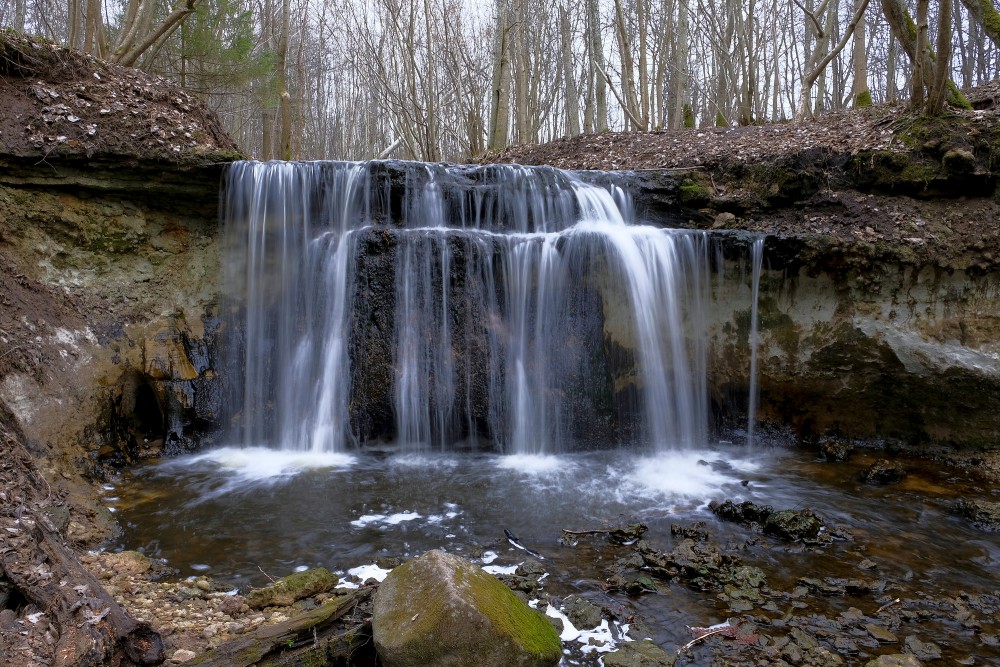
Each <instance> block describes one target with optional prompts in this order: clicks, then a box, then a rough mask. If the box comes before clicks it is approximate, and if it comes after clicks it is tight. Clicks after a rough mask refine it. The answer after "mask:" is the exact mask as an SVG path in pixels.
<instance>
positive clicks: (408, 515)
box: [385, 512, 420, 526]
mask: <svg viewBox="0 0 1000 667" xmlns="http://www.w3.org/2000/svg"><path fill="white" fill-rule="evenodd" d="M419 518H420V515H419V514H417V513H416V512H397V513H396V514H390V515H389V516H387V517H386V518H385V522H386V523H387V524H389V525H390V526H398V525H399V524H401V523H403V522H404V521H414V520H415V519H419Z"/></svg>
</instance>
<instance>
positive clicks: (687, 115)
mask: <svg viewBox="0 0 1000 667" xmlns="http://www.w3.org/2000/svg"><path fill="white" fill-rule="evenodd" d="M684 127H694V111H692V110H691V105H690V104H685V105H684Z"/></svg>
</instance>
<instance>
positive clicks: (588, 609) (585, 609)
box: [562, 595, 601, 628]
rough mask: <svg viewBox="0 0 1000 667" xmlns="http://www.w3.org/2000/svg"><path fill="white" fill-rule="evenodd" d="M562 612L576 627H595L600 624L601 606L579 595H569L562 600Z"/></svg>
mask: <svg viewBox="0 0 1000 667" xmlns="http://www.w3.org/2000/svg"><path fill="white" fill-rule="evenodd" d="M562 610H563V613H564V614H566V617H567V618H568V619H569V620H570V623H572V624H573V625H574V626H576V627H578V628H596V627H597V626H598V625H600V624H601V608H600V607H598V606H597V605H596V604H594V603H593V602H591V601H590V600H587V599H586V598H582V597H580V596H579V595H570V596H569V597H567V598H566V599H565V600H563V602H562Z"/></svg>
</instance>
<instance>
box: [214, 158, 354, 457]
mask: <svg viewBox="0 0 1000 667" xmlns="http://www.w3.org/2000/svg"><path fill="white" fill-rule="evenodd" d="M365 181H366V174H365V170H364V169H363V167H362V166H361V165H353V164H343V165H330V164H324V163H308V164H294V163H280V162H272V163H266V164H262V163H255V162H241V163H237V164H235V165H233V167H232V168H231V171H230V172H229V174H228V175H227V189H226V197H227V204H226V211H227V221H228V223H229V230H228V233H229V234H230V238H229V239H228V240H227V243H228V244H229V245H230V253H229V257H230V258H232V257H233V252H232V246H239V245H240V244H241V243H243V244H244V246H243V247H245V255H244V256H245V260H244V262H242V263H240V262H238V261H235V262H228V263H227V266H229V265H231V268H229V269H228V274H227V280H228V281H229V284H230V286H233V285H242V286H243V289H242V291H243V292H244V294H245V314H244V315H243V316H242V317H241V318H240V321H238V322H233V323H231V327H232V328H233V329H234V330H240V329H242V330H243V337H242V340H241V342H242V349H241V350H239V351H238V352H236V355H237V356H239V357H240V361H239V362H238V365H239V366H242V369H243V373H242V374H240V373H235V374H233V375H235V376H240V375H242V383H241V385H240V383H239V377H233V378H230V379H231V380H232V381H234V383H236V384H237V388H236V390H235V391H234V392H233V393H236V394H238V395H241V398H242V401H241V407H242V419H240V421H239V423H240V432H239V434H238V440H239V441H240V442H241V443H242V444H243V446H255V445H261V444H266V445H269V446H274V445H279V446H280V447H282V448H284V449H292V450H299V451H314V452H337V451H343V449H344V448H345V441H346V439H347V438H348V436H349V430H348V428H347V414H346V405H347V401H346V397H347V392H348V388H347V387H346V386H345V384H346V383H345V378H346V377H348V373H347V354H346V336H347V331H346V320H347V315H348V313H349V312H350V293H351V287H352V285H351V279H350V275H349V273H348V270H347V269H348V266H349V264H350V262H349V259H350V258H351V257H352V256H353V254H354V251H353V247H354V243H353V236H354V233H353V229H354V227H355V226H356V225H357V223H358V221H359V220H363V219H364V218H365V215H364V206H365V202H364V201H363V199H362V197H361V194H362V193H363V192H364V191H365V189H366V182H365ZM241 237H242V238H241ZM236 256H237V257H238V256H239V255H238V254H237V255H236ZM240 274H242V275H240ZM231 289H232V287H231Z"/></svg>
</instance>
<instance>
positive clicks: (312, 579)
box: [247, 567, 340, 609]
mask: <svg viewBox="0 0 1000 667" xmlns="http://www.w3.org/2000/svg"><path fill="white" fill-rule="evenodd" d="M339 581H340V580H339V579H338V578H337V575H335V574H333V573H331V572H330V571H329V570H327V569H326V568H325V567H316V568H313V569H311V570H306V571H305V572H296V573H294V574H290V575H288V576H287V577H282V578H281V579H278V580H277V581H276V582H274V583H273V584H271V585H270V586H267V587H265V588H257V589H254V590H252V591H250V592H249V593H248V594H247V604H248V605H250V607H252V608H253V609H263V608H265V607H287V606H289V605H292V604H295V602H297V601H298V600H301V599H303V598H307V597H309V596H310V595H316V594H317V593H325V592H327V591H330V590H333V589H334V588H335V587H336V586H337V583H338V582H339Z"/></svg>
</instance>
